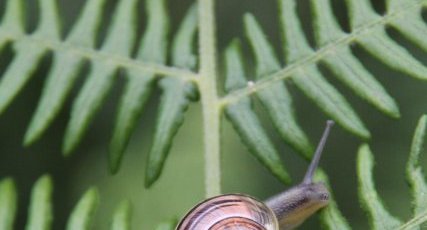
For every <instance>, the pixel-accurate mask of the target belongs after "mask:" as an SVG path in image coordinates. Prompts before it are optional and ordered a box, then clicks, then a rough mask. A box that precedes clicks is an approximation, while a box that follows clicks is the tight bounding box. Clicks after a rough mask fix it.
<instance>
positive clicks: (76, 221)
mask: <svg viewBox="0 0 427 230" xmlns="http://www.w3.org/2000/svg"><path fill="white" fill-rule="evenodd" d="M98 204H99V192H98V189H97V188H95V187H92V188H90V189H88V190H87V191H86V192H85V194H84V195H83V196H82V198H81V199H80V200H79V202H78V203H77V205H76V206H75V207H74V209H73V211H72V212H71V215H70V217H69V219H68V222H67V228H66V229H67V230H88V229H90V224H91V222H92V220H93V216H94V215H95V211H96V208H97V207H98Z"/></svg>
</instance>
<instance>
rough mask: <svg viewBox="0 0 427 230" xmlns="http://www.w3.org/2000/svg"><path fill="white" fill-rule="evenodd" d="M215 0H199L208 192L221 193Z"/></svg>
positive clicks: (201, 83) (200, 84) (200, 81)
mask: <svg viewBox="0 0 427 230" xmlns="http://www.w3.org/2000/svg"><path fill="white" fill-rule="evenodd" d="M215 27H216V26H215V12H214V0H199V57H200V71H199V74H200V79H199V87H200V92H201V93H202V94H201V102H202V107H203V125H204V127H203V129H204V154H205V155H204V156H205V194H206V197H211V196H215V195H218V194H220V193H221V173H220V172H221V166H220V116H221V112H220V111H221V106H220V104H219V97H218V93H217V73H216V34H215V29H216V28H215Z"/></svg>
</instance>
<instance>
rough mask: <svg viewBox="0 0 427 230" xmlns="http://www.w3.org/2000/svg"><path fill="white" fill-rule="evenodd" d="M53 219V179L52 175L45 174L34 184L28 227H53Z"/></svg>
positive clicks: (44, 229) (40, 229) (31, 229)
mask: <svg viewBox="0 0 427 230" xmlns="http://www.w3.org/2000/svg"><path fill="white" fill-rule="evenodd" d="M52 219H53V211H52V180H51V178H50V176H48V175H44V176H42V177H40V179H38V180H37V181H36V183H35V184H34V186H33V190H32V192H31V203H30V208H29V210H28V221H27V225H26V229H27V230H48V229H51V223H52Z"/></svg>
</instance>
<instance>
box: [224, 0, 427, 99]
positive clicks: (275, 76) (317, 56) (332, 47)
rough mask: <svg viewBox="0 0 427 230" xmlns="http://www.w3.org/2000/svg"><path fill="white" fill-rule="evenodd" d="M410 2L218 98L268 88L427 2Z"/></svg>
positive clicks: (249, 93) (240, 95)
mask: <svg viewBox="0 0 427 230" xmlns="http://www.w3.org/2000/svg"><path fill="white" fill-rule="evenodd" d="M412 3H413V2H411V4H409V3H408V4H403V5H402V7H401V8H400V9H401V10H399V11H392V12H388V13H387V14H385V15H383V16H380V18H379V19H378V20H375V21H372V22H371V23H368V24H366V25H364V26H361V27H359V28H356V29H354V30H353V31H352V32H350V33H346V34H345V35H344V36H343V37H341V38H339V39H337V40H335V41H331V42H330V43H329V44H328V45H326V46H323V47H321V48H320V49H318V50H314V51H313V52H312V53H311V54H310V55H307V56H306V57H304V58H301V59H300V60H299V61H296V62H294V63H290V64H289V65H287V66H286V67H284V68H282V69H281V70H278V71H276V72H274V73H271V74H268V75H267V76H264V77H262V78H261V80H258V81H256V82H254V84H251V87H245V88H241V89H238V90H235V91H233V92H231V93H229V94H227V95H225V96H223V97H222V98H221V100H220V102H221V105H222V106H224V107H225V106H226V105H229V104H233V103H235V102H237V101H238V100H240V99H242V98H244V97H247V96H250V95H251V94H254V93H257V92H258V91H260V90H262V89H265V88H268V87H269V86H270V85H273V84H274V83H276V82H277V81H282V80H285V79H287V78H290V77H292V76H293V75H294V74H295V73H296V72H297V71H298V70H299V69H300V68H303V67H304V66H310V65H314V64H316V63H317V62H318V61H320V60H321V59H322V58H324V57H325V56H327V55H334V54H335V53H336V50H339V49H340V48H341V47H343V46H349V45H350V44H352V43H353V42H354V41H355V40H357V39H358V38H360V37H363V36H366V35H367V34H370V33H371V32H373V31H375V30H376V29H378V28H379V27H384V26H385V25H386V24H388V23H389V22H391V21H393V20H395V19H396V18H398V17H401V16H402V15H405V14H406V13H408V12H411V10H412V9H415V8H419V7H420V6H422V5H424V4H427V0H417V1H416V2H415V3H413V4H412ZM402 18H403V17H402Z"/></svg>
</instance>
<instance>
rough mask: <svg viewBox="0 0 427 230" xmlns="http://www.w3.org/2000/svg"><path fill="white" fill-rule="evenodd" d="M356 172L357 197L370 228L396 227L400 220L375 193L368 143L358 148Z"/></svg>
mask: <svg viewBox="0 0 427 230" xmlns="http://www.w3.org/2000/svg"><path fill="white" fill-rule="evenodd" d="M357 155H358V157H357V173H358V179H359V199H360V202H361V204H362V208H363V209H364V210H365V211H366V212H367V213H368V216H369V219H370V224H371V226H372V229H378V230H380V229H396V228H398V227H399V226H400V225H401V224H402V222H401V221H400V220H398V219H397V218H395V217H393V216H392V215H390V214H389V213H388V212H387V210H386V208H385V207H384V205H383V203H382V202H381V198H380V196H379V195H378V194H377V192H376V189H375V185H374V182H373V178H372V168H373V166H374V156H373V155H372V152H371V150H370V149H369V146H368V145H362V146H361V147H360V148H359V152H358V154H357Z"/></svg>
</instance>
